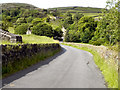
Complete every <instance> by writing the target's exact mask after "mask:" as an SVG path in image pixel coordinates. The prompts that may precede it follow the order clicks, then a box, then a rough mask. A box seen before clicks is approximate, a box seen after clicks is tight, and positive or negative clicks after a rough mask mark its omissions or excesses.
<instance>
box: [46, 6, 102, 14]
mask: <svg viewBox="0 0 120 90" xmlns="http://www.w3.org/2000/svg"><path fill="white" fill-rule="evenodd" d="M56 9H57V10H58V11H59V12H60V13H62V14H65V13H66V12H70V13H71V14H73V15H74V14H75V13H76V12H78V13H83V14H84V15H85V16H98V15H99V14H100V13H102V12H101V11H102V8H93V7H58V8H50V9H48V10H56Z"/></svg>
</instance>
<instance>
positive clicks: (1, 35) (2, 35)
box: [0, 29, 22, 43]
mask: <svg viewBox="0 0 120 90" xmlns="http://www.w3.org/2000/svg"><path fill="white" fill-rule="evenodd" d="M0 39H1V40H7V41H10V42H11V43H16V42H20V43H22V37H21V36H19V35H15V34H12V33H9V32H6V31H3V30H1V29H0Z"/></svg>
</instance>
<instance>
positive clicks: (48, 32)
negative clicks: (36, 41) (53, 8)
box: [31, 23, 53, 37]
mask: <svg viewBox="0 0 120 90" xmlns="http://www.w3.org/2000/svg"><path fill="white" fill-rule="evenodd" d="M31 29H32V33H33V34H36V35H40V36H48V37H53V30H52V27H51V26H50V25H48V24H46V23H38V24H37V25H35V26H33V28H31Z"/></svg>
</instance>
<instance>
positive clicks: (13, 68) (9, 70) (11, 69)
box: [2, 48, 61, 78]
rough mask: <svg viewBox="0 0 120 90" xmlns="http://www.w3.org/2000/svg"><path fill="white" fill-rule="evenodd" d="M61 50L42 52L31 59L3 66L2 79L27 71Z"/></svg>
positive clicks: (27, 58)
mask: <svg viewBox="0 0 120 90" xmlns="http://www.w3.org/2000/svg"><path fill="white" fill-rule="evenodd" d="M60 50H61V48H59V49H57V50H49V51H44V52H40V53H38V54H36V55H33V56H31V57H26V58H23V59H21V60H19V61H16V62H14V63H9V64H8V65H7V66H2V78H5V77H7V76H9V75H11V74H14V73H16V72H18V71H20V70H23V69H26V68H28V67H30V66H32V65H34V64H36V63H38V62H40V61H43V60H45V59H46V58H49V57H51V56H53V55H55V54H56V53H58V52H60Z"/></svg>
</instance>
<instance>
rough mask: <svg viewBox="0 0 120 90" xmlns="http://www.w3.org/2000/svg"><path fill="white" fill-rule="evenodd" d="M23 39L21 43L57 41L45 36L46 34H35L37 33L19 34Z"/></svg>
mask: <svg viewBox="0 0 120 90" xmlns="http://www.w3.org/2000/svg"><path fill="white" fill-rule="evenodd" d="M21 36H22V39H23V43H31V44H41V43H58V41H56V40H54V39H52V38H49V37H46V36H37V35H33V34H31V35H21Z"/></svg>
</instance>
